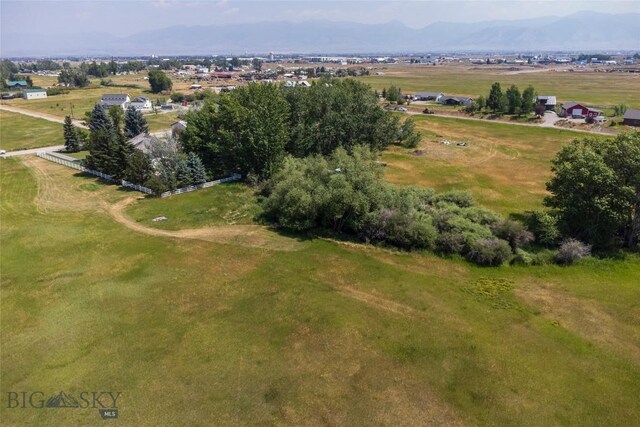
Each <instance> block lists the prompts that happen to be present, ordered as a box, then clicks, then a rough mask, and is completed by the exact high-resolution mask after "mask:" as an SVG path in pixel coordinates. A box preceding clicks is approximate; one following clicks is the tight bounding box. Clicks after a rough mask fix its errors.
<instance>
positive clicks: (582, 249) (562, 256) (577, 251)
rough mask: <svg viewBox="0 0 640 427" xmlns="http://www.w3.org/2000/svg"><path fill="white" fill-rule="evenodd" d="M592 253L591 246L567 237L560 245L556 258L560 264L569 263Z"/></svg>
mask: <svg viewBox="0 0 640 427" xmlns="http://www.w3.org/2000/svg"><path fill="white" fill-rule="evenodd" d="M589 255H591V246H590V245H587V244H585V243H582V242H581V241H579V240H576V239H566V240H565V241H563V242H562V244H561V245H560V249H558V252H557V253H556V256H555V260H556V262H557V263H558V264H564V265H569V264H573V263H574V262H576V261H578V260H579V259H581V258H584V257H586V256H589Z"/></svg>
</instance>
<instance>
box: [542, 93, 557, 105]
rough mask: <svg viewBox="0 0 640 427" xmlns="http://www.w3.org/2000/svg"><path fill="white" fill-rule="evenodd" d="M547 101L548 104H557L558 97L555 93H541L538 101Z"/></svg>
mask: <svg viewBox="0 0 640 427" xmlns="http://www.w3.org/2000/svg"><path fill="white" fill-rule="evenodd" d="M543 100H545V101H547V105H556V97H555V96H553V95H540V96H538V101H543Z"/></svg>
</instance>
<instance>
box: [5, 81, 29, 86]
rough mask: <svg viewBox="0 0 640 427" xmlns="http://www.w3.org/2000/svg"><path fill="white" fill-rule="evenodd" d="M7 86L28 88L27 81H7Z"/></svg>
mask: <svg viewBox="0 0 640 427" xmlns="http://www.w3.org/2000/svg"><path fill="white" fill-rule="evenodd" d="M7 86H24V87H27V86H28V85H27V82H26V80H7Z"/></svg>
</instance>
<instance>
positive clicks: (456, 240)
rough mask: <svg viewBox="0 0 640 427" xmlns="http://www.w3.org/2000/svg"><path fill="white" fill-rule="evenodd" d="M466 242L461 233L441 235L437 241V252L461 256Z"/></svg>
mask: <svg viewBox="0 0 640 427" xmlns="http://www.w3.org/2000/svg"><path fill="white" fill-rule="evenodd" d="M465 243H466V240H465V238H464V236H463V235H462V234H459V233H441V234H440V235H439V236H438V238H437V239H436V250H437V251H438V252H441V253H444V254H461V253H462V251H464V248H465Z"/></svg>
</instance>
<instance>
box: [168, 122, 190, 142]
mask: <svg viewBox="0 0 640 427" xmlns="http://www.w3.org/2000/svg"><path fill="white" fill-rule="evenodd" d="M186 128H187V122H186V121H184V120H178V121H177V122H174V123H172V124H171V136H173V137H174V138H177V137H178V136H179V135H180V132H182V131H183V130H185V129H186Z"/></svg>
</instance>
